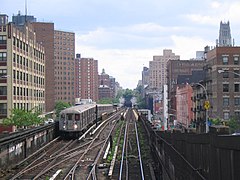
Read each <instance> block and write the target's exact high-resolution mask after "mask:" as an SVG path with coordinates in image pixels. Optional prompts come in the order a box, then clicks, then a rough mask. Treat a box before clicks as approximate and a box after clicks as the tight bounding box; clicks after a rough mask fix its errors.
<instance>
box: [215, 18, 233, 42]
mask: <svg viewBox="0 0 240 180" xmlns="http://www.w3.org/2000/svg"><path fill="white" fill-rule="evenodd" d="M217 45H218V46H232V37H231V29H230V24H229V21H228V22H227V23H223V22H222V21H221V22H220V30H219V42H218V43H217Z"/></svg>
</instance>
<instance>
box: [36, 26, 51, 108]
mask: <svg viewBox="0 0 240 180" xmlns="http://www.w3.org/2000/svg"><path fill="white" fill-rule="evenodd" d="M32 24H33V27H34V31H35V32H36V39H37V42H39V43H41V44H42V45H43V46H44V47H45V69H46V71H45V98H46V99H45V102H46V104H45V106H46V112H50V111H52V110H53V109H54V106H55V99H54V97H55V92H54V91H55V86H54V82H55V81H54V23H45V22H34V23H32Z"/></svg>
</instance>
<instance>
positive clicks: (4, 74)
mask: <svg viewBox="0 0 240 180" xmlns="http://www.w3.org/2000/svg"><path fill="white" fill-rule="evenodd" d="M2 76H7V70H6V69H0V77H2Z"/></svg>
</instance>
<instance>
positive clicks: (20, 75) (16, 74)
mask: <svg viewBox="0 0 240 180" xmlns="http://www.w3.org/2000/svg"><path fill="white" fill-rule="evenodd" d="M0 72H1V71H0ZM0 74H1V73H0ZM13 79H17V80H22V81H26V82H32V79H33V82H34V83H35V84H40V85H44V83H45V79H44V78H42V77H39V76H34V75H31V74H28V73H25V72H21V71H18V70H13Z"/></svg>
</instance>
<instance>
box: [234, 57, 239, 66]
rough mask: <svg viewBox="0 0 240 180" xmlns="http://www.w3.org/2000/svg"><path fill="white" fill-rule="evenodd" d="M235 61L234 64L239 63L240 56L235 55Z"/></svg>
mask: <svg viewBox="0 0 240 180" xmlns="http://www.w3.org/2000/svg"><path fill="white" fill-rule="evenodd" d="M233 63H234V65H239V56H234V57H233Z"/></svg>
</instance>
